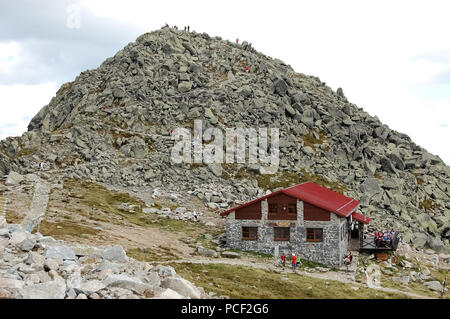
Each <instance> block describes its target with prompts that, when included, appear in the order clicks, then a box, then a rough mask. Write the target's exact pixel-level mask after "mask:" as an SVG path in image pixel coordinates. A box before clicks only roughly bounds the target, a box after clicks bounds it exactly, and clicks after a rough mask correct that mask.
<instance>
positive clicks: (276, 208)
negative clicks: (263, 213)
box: [268, 203, 278, 214]
mask: <svg viewBox="0 0 450 319" xmlns="http://www.w3.org/2000/svg"><path fill="white" fill-rule="evenodd" d="M272 208H275V211H272ZM268 212H269V214H277V213H278V204H277V203H269V211H268Z"/></svg>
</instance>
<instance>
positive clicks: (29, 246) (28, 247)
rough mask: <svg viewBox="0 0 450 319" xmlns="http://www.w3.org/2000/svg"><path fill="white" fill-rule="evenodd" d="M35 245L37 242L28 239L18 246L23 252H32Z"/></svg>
mask: <svg viewBox="0 0 450 319" xmlns="http://www.w3.org/2000/svg"><path fill="white" fill-rule="evenodd" d="M35 245H36V240H34V239H33V238H27V239H25V240H23V241H21V242H20V243H19V244H18V245H17V246H18V247H19V248H20V249H21V250H22V251H30V250H32V249H33V248H34V246H35Z"/></svg>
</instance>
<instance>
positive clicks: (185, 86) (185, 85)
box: [178, 81, 193, 93]
mask: <svg viewBox="0 0 450 319" xmlns="http://www.w3.org/2000/svg"><path fill="white" fill-rule="evenodd" d="M192 85H193V83H192V81H182V82H180V83H179V84H178V91H179V92H181V93H185V92H188V91H190V90H191V89H192Z"/></svg>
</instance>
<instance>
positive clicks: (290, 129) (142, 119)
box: [0, 27, 450, 251]
mask: <svg viewBox="0 0 450 319" xmlns="http://www.w3.org/2000/svg"><path fill="white" fill-rule="evenodd" d="M194 120H202V123H203V128H204V129H206V128H208V127H216V128H219V129H222V130H224V129H225V128H228V127H234V128H236V127H242V128H249V127H252V128H258V127H274V128H279V130H280V167H279V170H278V171H277V172H276V173H275V174H273V175H263V174H260V168H259V166H258V165H254V164H251V165H248V164H236V163H235V164H225V163H224V164H222V165H220V164H214V165H213V164H210V165H206V164H182V165H173V164H172V163H171V161H170V150H171V148H172V146H173V144H174V141H173V140H172V139H171V136H170V132H171V130H172V129H173V128H177V127H186V128H191V129H192V128H193V123H194ZM40 161H45V162H46V163H49V164H50V166H51V170H50V172H49V174H53V175H54V176H57V177H58V178H63V177H70V178H87V179H90V180H92V181H99V182H103V183H107V184H112V185H121V186H151V187H155V188H156V187H164V188H167V189H173V190H177V191H186V192H188V191H191V192H192V191H193V190H194V189H196V188H197V187H199V185H208V187H210V186H211V185H213V188H214V189H216V190H217V192H218V193H220V194H218V195H220V197H221V198H224V201H225V203H226V204H225V205H227V206H231V205H234V204H235V203H238V202H242V201H244V200H248V199H252V198H255V197H256V196H259V195H262V194H264V193H265V192H266V191H270V190H274V189H276V188H278V187H287V186H290V185H293V184H297V183H300V182H302V181H305V180H311V181H314V182H316V183H318V184H320V185H323V186H326V187H329V188H331V189H334V190H336V191H339V192H342V193H345V194H346V195H348V196H352V197H354V198H357V199H359V200H360V201H361V207H360V211H361V212H362V213H364V214H366V215H369V216H370V217H371V218H373V223H372V227H374V228H381V227H386V228H395V229H396V230H398V231H399V232H400V233H401V234H402V236H403V240H404V241H405V242H410V243H412V244H413V245H416V246H418V247H420V246H421V247H423V246H429V247H431V248H433V249H436V250H438V251H445V250H448V249H449V239H450V231H449V229H450V225H449V220H450V200H449V194H450V170H449V167H448V166H446V165H445V164H444V163H443V162H442V160H441V159H440V158H439V157H438V156H434V155H432V154H430V153H429V152H427V151H426V150H425V149H423V148H422V147H420V146H418V145H416V144H415V143H414V142H413V141H411V139H410V138H409V137H408V136H407V135H405V134H402V133H399V132H396V131H394V130H392V129H390V128H389V127H388V126H387V125H385V124H383V123H381V122H380V121H379V119H378V118H377V117H373V116H371V115H369V114H368V113H367V112H365V111H364V110H362V109H361V108H358V107H357V106H356V105H354V104H352V103H351V102H349V101H348V99H347V98H346V97H345V94H344V92H343V90H342V89H338V90H337V91H333V90H332V89H331V88H329V87H327V86H326V84H325V83H324V82H322V81H321V80H320V79H319V78H317V77H315V76H309V75H305V74H301V73H296V72H295V71H294V70H293V69H292V68H291V67H290V66H289V65H287V64H286V63H284V62H282V61H280V60H278V59H273V58H270V57H268V56H265V55H264V54H262V53H260V52H258V51H256V50H255V49H254V48H253V47H252V45H251V44H250V43H248V42H243V43H242V44H237V43H233V42H230V41H226V40H222V39H221V38H220V37H211V36H209V35H208V34H206V33H195V32H191V33H186V32H183V31H179V30H173V29H171V28H168V27H165V28H162V29H160V30H157V31H154V32H150V33H146V34H143V35H141V36H140V37H138V38H137V39H136V41H135V42H132V43H130V44H128V45H127V46H126V47H124V48H123V49H122V50H120V51H119V52H118V53H117V54H116V55H114V56H113V57H110V58H108V59H106V60H105V61H104V62H103V63H102V64H101V65H100V66H99V67H98V68H97V69H94V70H88V71H85V72H82V73H81V74H80V75H79V76H78V77H77V78H76V79H75V80H74V81H73V82H70V83H66V84H64V85H62V86H61V88H60V89H59V91H58V92H57V94H56V96H55V97H54V98H52V100H51V101H50V103H49V104H48V105H46V106H45V107H43V108H42V110H41V111H40V112H39V113H38V114H37V115H36V116H35V117H34V118H33V119H32V121H31V122H30V124H29V127H28V132H26V133H24V134H23V135H22V136H21V137H11V138H7V139H5V140H3V141H1V143H0V173H1V174H2V175H4V174H7V173H8V172H9V171H10V170H13V171H16V172H19V173H22V174H24V173H29V172H33V171H35V170H36V168H37V165H38V163H39V162H40ZM205 187H206V186H205ZM227 206H225V207H227Z"/></svg>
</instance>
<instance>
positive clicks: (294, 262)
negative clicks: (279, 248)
mask: <svg viewBox="0 0 450 319" xmlns="http://www.w3.org/2000/svg"><path fill="white" fill-rule="evenodd" d="M291 261H292V263H291V264H292V270H293V271H295V269H296V268H297V266H300V267H301V265H302V263H301V261H300V258H297V256H295V254H292V258H291ZM281 264H282V265H283V268H284V267H285V266H286V255H285V254H284V253H282V254H281Z"/></svg>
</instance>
